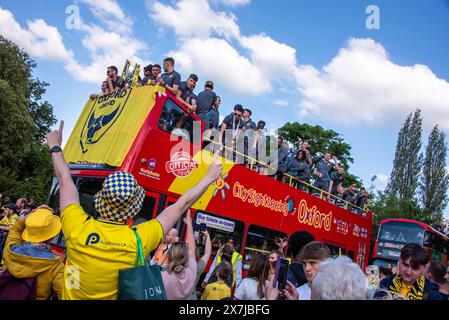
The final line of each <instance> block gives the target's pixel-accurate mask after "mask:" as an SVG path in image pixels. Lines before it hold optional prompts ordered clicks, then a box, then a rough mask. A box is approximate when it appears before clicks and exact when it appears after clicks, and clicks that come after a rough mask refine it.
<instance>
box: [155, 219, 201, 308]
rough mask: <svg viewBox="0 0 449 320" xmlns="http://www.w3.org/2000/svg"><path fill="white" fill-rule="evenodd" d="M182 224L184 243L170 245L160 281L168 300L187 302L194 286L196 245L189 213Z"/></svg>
mask: <svg viewBox="0 0 449 320" xmlns="http://www.w3.org/2000/svg"><path fill="white" fill-rule="evenodd" d="M184 223H185V224H186V227H187V235H186V242H180V241H178V242H174V243H172V245H171V247H170V249H169V251H168V254H167V258H168V267H167V270H165V271H162V280H163V282H164V287H165V291H166V293H167V299H168V300H187V299H188V298H189V297H190V295H191V293H192V291H193V287H194V286H195V279H196V259H195V250H196V244H195V238H194V236H193V226H192V217H191V216H190V211H188V212H187V214H186V217H185V218H184Z"/></svg>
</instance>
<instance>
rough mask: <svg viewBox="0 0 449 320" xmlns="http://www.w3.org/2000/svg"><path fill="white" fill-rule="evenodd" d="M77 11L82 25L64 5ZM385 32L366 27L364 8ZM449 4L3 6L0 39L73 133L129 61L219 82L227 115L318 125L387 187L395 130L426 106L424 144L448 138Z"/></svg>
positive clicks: (140, 1)
mask: <svg viewBox="0 0 449 320" xmlns="http://www.w3.org/2000/svg"><path fill="white" fill-rule="evenodd" d="M69 5H75V6H76V8H78V9H79V12H80V18H81V23H80V26H79V28H78V29H71V28H67V26H66V20H67V18H68V14H66V8H67V7H68V6H69ZM369 5H376V6H377V8H378V9H379V18H380V19H379V21H380V29H367V27H366V25H365V21H366V19H367V18H368V16H369V14H367V13H365V10H366V8H367V6H369ZM448 29H449V1H447V0H432V1H418V0H410V1H399V0H389V1H362V0H360V1H356V0H346V1H331V0H327V1H324V0H317V1H293V0H292V1H286V0H283V1H277V2H272V1H262V0H209V1H207V0H179V1H156V0H147V1H145V0H134V1H123V0H118V1H116V0H97V1H93V2H90V1H87V0H74V1H54V0H41V1H31V0H21V1H12V0H0V33H1V34H2V35H3V36H5V37H7V38H9V39H11V40H13V41H15V42H16V43H18V44H19V45H20V46H22V47H23V48H25V50H27V51H28V52H29V53H30V55H31V56H32V57H33V59H35V60H36V61H37V62H38V68H37V70H36V76H38V77H39V78H40V79H42V80H44V81H46V82H48V83H50V86H49V88H48V91H47V94H46V96H45V98H46V99H47V100H48V101H49V102H50V103H51V104H52V105H53V106H54V108H55V113H56V116H57V118H58V119H64V120H65V122H66V133H65V136H66V137H67V136H68V134H69V131H70V130H71V129H72V128H73V125H74V124H75V121H76V119H77V117H78V115H79V113H80V112H81V110H82V107H83V105H84V103H85V101H86V100H87V98H88V96H89V94H90V93H92V92H98V91H99V83H100V82H101V80H103V78H104V72H105V67H106V66H108V65H111V64H115V65H117V66H118V67H119V68H120V69H121V68H122V66H123V64H124V61H125V59H126V58H131V59H132V60H133V61H136V62H141V63H143V64H146V63H149V62H158V63H161V61H162V60H163V58H164V57H166V56H168V55H171V56H173V57H175V59H176V66H175V67H176V69H177V70H178V71H180V73H181V75H182V76H183V78H185V77H186V76H187V75H188V74H189V73H191V72H195V73H197V74H198V75H199V78H200V81H199V84H198V86H197V91H199V89H200V88H201V87H202V85H203V83H204V81H205V80H209V79H211V80H214V82H215V84H216V91H217V93H218V94H219V95H220V96H222V101H223V104H222V107H221V108H222V109H221V114H222V115H225V114H228V113H229V112H230V111H231V109H232V107H233V106H234V105H235V104H236V103H241V104H242V105H243V106H244V107H249V108H250V109H252V110H253V119H254V120H256V121H257V120H259V119H264V120H266V121H267V123H268V126H269V127H270V128H272V129H275V128H277V127H279V126H281V125H282V124H283V123H285V122H287V121H298V122H300V123H303V122H305V123H308V124H319V125H321V126H323V127H324V128H327V129H334V130H335V131H337V132H339V133H341V134H342V135H343V137H344V139H345V140H346V142H348V143H349V144H350V145H351V146H352V156H353V158H354V160H355V161H354V164H353V165H352V166H351V169H350V171H351V172H352V173H353V174H355V175H357V176H359V177H361V178H362V179H363V181H364V182H365V184H369V181H370V178H371V176H372V175H374V174H377V175H378V177H379V178H380V179H379V180H382V181H378V182H377V187H378V188H383V187H384V186H385V179H386V178H387V177H388V176H389V174H390V172H391V168H392V161H393V156H394V146H395V143H396V138H397V133H398V130H399V128H400V126H401V125H402V123H403V121H404V119H405V117H406V116H407V114H408V113H410V112H412V111H413V110H415V109H416V108H417V107H421V108H422V110H423V116H424V127H425V129H424V133H425V134H424V139H423V143H424V144H425V142H426V139H427V134H428V133H429V132H430V129H431V128H432V127H433V126H434V125H435V124H436V123H438V124H439V125H440V127H441V128H442V129H443V130H444V131H445V132H446V133H448V131H449V83H448V82H449V64H448V63H447V57H449V41H448V40H449V39H448V35H447V30H448Z"/></svg>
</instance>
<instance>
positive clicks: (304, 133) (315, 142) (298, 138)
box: [277, 122, 363, 186]
mask: <svg viewBox="0 0 449 320" xmlns="http://www.w3.org/2000/svg"><path fill="white" fill-rule="evenodd" d="M277 132H278V134H279V135H280V136H282V137H283V138H284V140H286V141H288V142H290V143H291V144H293V145H294V146H295V148H296V149H299V148H300V145H301V142H302V141H304V140H307V141H309V145H310V151H311V154H312V155H313V160H314V162H317V161H318V159H320V158H321V155H322V154H324V152H326V151H330V152H331V154H332V155H335V156H336V157H337V159H338V161H339V164H341V165H343V167H344V168H345V174H344V177H343V178H344V179H343V185H344V186H350V185H351V184H354V183H355V184H356V185H358V186H362V185H363V183H362V182H361V180H360V178H359V177H357V176H354V175H352V174H350V173H349V172H348V169H349V163H353V162H354V159H353V158H352V157H351V146H350V145H349V144H347V143H346V142H344V140H343V138H342V137H341V134H339V133H337V132H335V131H334V130H326V129H324V128H323V127H321V126H318V125H316V126H311V125H308V124H306V123H303V124H300V123H298V122H293V123H290V122H288V123H286V124H285V125H284V126H282V127H281V128H279V129H278V131H277Z"/></svg>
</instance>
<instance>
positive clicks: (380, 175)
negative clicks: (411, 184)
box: [376, 173, 390, 185]
mask: <svg viewBox="0 0 449 320" xmlns="http://www.w3.org/2000/svg"><path fill="white" fill-rule="evenodd" d="M376 176H377V181H379V182H381V183H382V184H385V185H386V184H387V183H388V180H389V179H390V178H389V177H388V176H387V175H385V174H383V173H376Z"/></svg>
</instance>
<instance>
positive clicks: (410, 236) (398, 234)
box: [379, 222, 424, 245]
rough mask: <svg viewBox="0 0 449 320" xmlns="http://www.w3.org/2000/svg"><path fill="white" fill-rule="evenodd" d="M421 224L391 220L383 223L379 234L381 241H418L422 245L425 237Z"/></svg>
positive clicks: (405, 242) (402, 242)
mask: <svg viewBox="0 0 449 320" xmlns="http://www.w3.org/2000/svg"><path fill="white" fill-rule="evenodd" d="M422 230H423V228H422V227H421V226H418V225H415V224H409V223H403V222H389V223H385V224H383V225H382V227H381V229H380V234H379V238H380V239H379V240H380V241H386V242H390V243H391V242H395V243H401V244H407V243H416V244H419V245H422V242H421V241H424V239H423V237H419V236H418V235H419V234H420V233H422Z"/></svg>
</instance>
